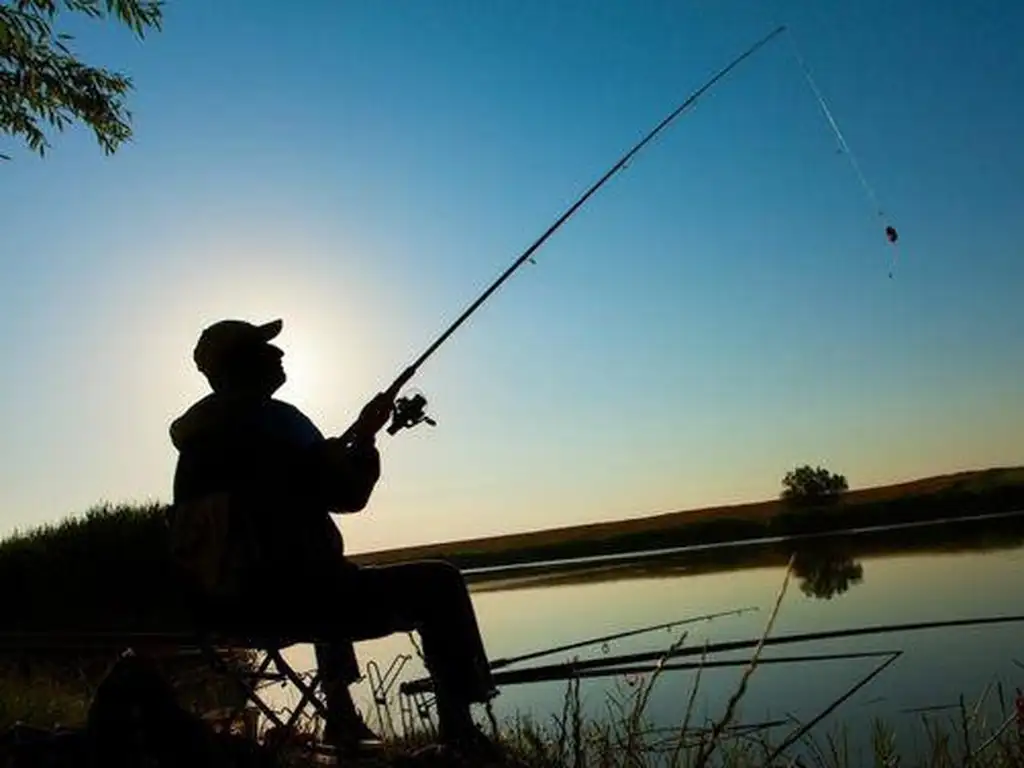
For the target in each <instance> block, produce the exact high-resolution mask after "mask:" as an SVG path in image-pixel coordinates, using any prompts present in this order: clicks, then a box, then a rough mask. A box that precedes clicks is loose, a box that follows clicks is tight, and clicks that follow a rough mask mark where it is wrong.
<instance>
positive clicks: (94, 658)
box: [0, 504, 249, 728]
mask: <svg viewBox="0 0 1024 768" xmlns="http://www.w3.org/2000/svg"><path fill="white" fill-rule="evenodd" d="M165 514H166V507H165V506H163V505H159V504H150V505H141V506H132V505H118V506H111V505H101V506H97V507H94V508H92V509H90V510H88V511H87V512H86V514H85V515H82V516H76V517H70V518H67V519H65V520H63V521H60V522H59V523H56V524H53V525H47V526H43V527H40V528H37V529H34V530H31V531H28V532H24V533H18V534H15V535H14V536H12V537H10V538H8V539H6V540H4V541H0V584H2V585H4V587H5V590H4V604H3V611H2V612H0V728H2V727H5V726H7V725H10V724H11V723H12V722H14V721H18V720H20V721H22V722H25V723H28V724H32V725H37V726H41V727H51V726H53V725H54V723H62V724H65V725H70V726H74V725H79V724H81V723H82V722H83V721H84V718H85V714H86V712H87V708H88V705H89V702H90V700H91V698H92V695H93V693H94V692H95V690H96V688H97V686H98V685H99V682H100V681H101V680H102V679H103V676H104V675H105V674H106V672H107V671H108V669H109V668H110V665H111V664H112V663H113V661H114V659H115V657H116V653H117V649H109V650H106V651H83V650H81V649H75V648H64V649H61V648H53V649H47V650H43V649H39V648H23V647H18V646H16V645H11V644H8V643H6V642H4V641H3V639H2V638H3V635H4V634H5V633H16V632H45V633H53V634H54V635H60V634H61V633H62V632H88V631H98V632H109V633H118V632H125V633H130V632H161V631H180V630H184V629H187V628H188V627H189V625H190V620H189V609H188V605H187V603H186V600H185V594H186V593H185V592H184V590H183V589H182V588H181V586H182V585H181V582H180V581H179V578H178V576H177V573H176V570H175V568H174V565H173V563H172V561H171V558H170V554H169V548H168V539H167V528H166V525H165ZM233 662H234V663H238V664H243V665H245V664H248V663H249V658H248V656H247V655H246V654H241V655H239V656H238V657H237V658H235V659H233ZM158 664H159V666H160V668H161V670H162V671H163V672H164V674H165V675H166V676H167V677H168V678H169V679H170V680H171V681H172V683H173V684H174V685H175V686H176V687H177V688H178V689H179V691H180V693H181V696H182V698H183V699H184V700H185V701H187V702H188V704H189V705H190V706H192V707H193V708H195V709H196V710H200V711H201V710H204V709H206V708H216V707H222V706H231V705H234V704H235V703H239V698H238V695H237V693H236V692H235V690H234V689H233V688H232V687H231V685H230V684H229V681H227V680H225V679H222V678H221V677H219V676H216V675H214V674H213V673H212V672H211V671H210V670H208V669H207V667H206V665H205V664H204V663H203V662H202V661H201V660H198V659H194V658H191V659H189V658H172V657H168V658H163V659H159V660H158Z"/></svg>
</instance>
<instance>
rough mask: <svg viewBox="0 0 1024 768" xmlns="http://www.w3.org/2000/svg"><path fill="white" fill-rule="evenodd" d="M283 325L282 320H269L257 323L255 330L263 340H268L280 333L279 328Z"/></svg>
mask: <svg viewBox="0 0 1024 768" xmlns="http://www.w3.org/2000/svg"><path fill="white" fill-rule="evenodd" d="M283 327H284V321H283V320H271V321H270V322H269V323H264V324H263V325H257V326H256V330H257V331H259V336H260V338H261V339H262V340H263V341H270V340H271V339H272V338H274V337H275V336H277V335H278V334H279V333H281V329H282V328H283Z"/></svg>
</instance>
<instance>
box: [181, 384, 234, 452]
mask: <svg viewBox="0 0 1024 768" xmlns="http://www.w3.org/2000/svg"><path fill="white" fill-rule="evenodd" d="M231 410H232V409H231V408H230V403H229V402H228V401H227V400H226V399H225V398H222V397H218V396H217V395H214V394H210V395H207V396H206V397H204V398H203V399H202V400H200V401H198V402H197V403H195V404H193V405H192V406H191V407H190V408H189V409H188V410H187V411H185V413H183V414H182V415H181V416H179V417H178V418H176V419H175V420H174V421H172V422H171V427H170V430H169V432H170V435H171V442H172V443H173V444H174V447H175V448H177V449H178V450H179V451H180V450H181V449H182V448H184V447H186V446H188V445H189V444H190V443H192V442H193V441H195V440H203V439H206V438H208V437H209V436H210V435H211V434H212V433H215V432H219V431H220V430H221V429H223V427H224V425H225V423H226V422H227V421H228V419H229V418H230V411H231Z"/></svg>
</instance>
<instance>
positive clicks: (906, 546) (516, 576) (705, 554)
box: [467, 513, 1024, 600]
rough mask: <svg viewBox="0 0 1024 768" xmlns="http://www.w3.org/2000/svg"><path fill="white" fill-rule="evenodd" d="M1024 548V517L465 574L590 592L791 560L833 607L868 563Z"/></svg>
mask: <svg viewBox="0 0 1024 768" xmlns="http://www.w3.org/2000/svg"><path fill="white" fill-rule="evenodd" d="M1022 544H1024V513H1015V514H1009V515H991V516H985V517H972V518H963V519H959V520H955V521H947V522H943V523H935V524H929V525H912V526H896V527H890V528H875V529H869V530H861V531H847V532H842V533H835V534H819V535H812V536H803V537H791V538H776V539H762V540H757V541H751V542H739V543H727V544H715V545H708V546H704V547H689V548H682V549H678V550H669V551H659V552H647V553H645V552H638V553H632V554H629V555H623V556H611V557H600V558H593V559H581V560H570V561H560V562H548V563H535V564H527V565H522V566H511V567H503V568H499V569H480V570H478V571H467V578H468V580H469V582H470V583H471V585H472V588H473V590H474V592H489V591H506V590H515V589H522V588H536V587H553V586H566V585H572V584H592V583H595V582H609V581H619V580H623V579H673V578H678V577H680V576H696V575H702V574H720V573H735V572H738V571H746V570H751V569H765V568H784V567H785V566H786V563H787V562H788V561H789V559H790V557H791V556H793V557H795V561H796V562H795V564H794V565H795V574H796V576H797V577H798V578H799V579H800V589H801V592H802V593H803V594H804V595H805V596H807V597H808V598H809V599H814V600H831V599H832V598H834V597H836V596H839V595H845V594H847V593H848V592H849V591H850V589H851V588H852V587H853V586H856V585H860V584H862V583H863V582H864V566H863V564H862V561H863V560H865V559H875V558H882V557H900V556H920V555H934V554H942V553H946V554H952V553H969V552H993V551H999V550H1011V549H1016V548H1018V547H1020V546H1021V545H1022Z"/></svg>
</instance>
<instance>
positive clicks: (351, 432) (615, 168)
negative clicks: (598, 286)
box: [342, 26, 786, 440]
mask: <svg viewBox="0 0 1024 768" xmlns="http://www.w3.org/2000/svg"><path fill="white" fill-rule="evenodd" d="M785 29H786V27H785V26H780V27H777V28H776V29H774V30H773V31H772V32H770V33H769V34H767V35H765V36H764V37H763V38H761V39H760V40H758V41H757V42H756V43H754V44H753V45H752V46H750V47H749V48H748V49H747V50H746V51H744V52H743V53H741V54H740V55H739V56H737V57H736V58H735V59H733V60H732V61H731V62H730V63H729V64H728V65H726V66H725V67H723V68H722V69H721V70H719V71H718V72H717V73H716V74H715V75H714V76H713V77H711V78H710V79H709V80H708V81H707V82H706V83H704V85H702V86H701V87H700V88H698V89H697V90H696V91H694V92H693V93H692V94H690V95H689V96H688V97H687V98H686V100H685V101H683V103H682V104H680V105H679V106H678V107H676V108H675V109H674V110H672V112H670V113H669V114H668V115H667V116H666V117H665V118H664V119H663V120H662V121H661V122H660V123H658V124H657V125H656V126H655V127H654V128H652V129H651V131H650V132H649V133H648V134H647V135H646V136H644V137H643V138H642V139H641V140H640V141H638V142H637V143H636V144H635V145H633V147H632V148H630V149H629V151H627V152H626V153H625V154H624V155H623V156H622V157H620V158H619V159H618V160H617V161H616V162H615V164H614V165H612V167H611V168H609V169H608V170H607V171H606V172H605V173H604V175H603V176H601V178H599V179H598V180H597V181H596V182H594V183H593V184H592V185H591V186H590V188H589V189H587V190H586V191H585V192H584V193H583V194H582V195H580V197H579V198H578V199H577V200H576V202H574V203H573V204H572V205H571V206H570V207H569V208H568V209H567V210H566V211H565V212H564V213H563V214H562V215H561V216H559V217H558V218H557V219H556V220H555V222H554V223H553V224H552V225H551V226H550V227H548V229H547V230H546V231H545V232H544V233H543V234H542V235H541V236H540V237H538V238H537V239H536V240H535V241H534V242H533V244H532V245H530V247H529V248H527V249H526V250H525V251H523V253H522V254H520V256H519V257H518V258H517V259H516V260H515V261H513V262H512V264H511V265H510V266H509V267H508V268H507V269H506V270H505V271H504V272H503V273H502V274H501V275H500V276H499V277H498V278H497V279H496V280H495V281H494V282H493V283H492V284H491V285H490V286H489V287H488V288H487V289H486V290H485V291H484V292H483V293H482V294H480V296H479V297H477V299H476V300H475V301H474V302H473V303H472V304H470V305H469V306H468V307H467V308H466V309H465V310H464V311H463V312H462V314H461V315H459V317H457V318H456V319H455V321H454V322H452V323H451V325H449V326H448V328H446V329H445V330H444V332H443V333H441V335H440V336H438V337H437V338H436V339H435V340H434V341H433V342H432V343H431V344H430V345H429V346H428V347H427V348H426V349H425V350H424V351H423V352H422V353H421V354H420V356H419V357H418V358H416V360H415V361H414V362H413V363H412V364H411V365H409V366H408V367H407V368H406V369H405V370H403V371H402V372H401V373H400V374H399V375H398V377H397V378H396V379H395V380H394V381H393V382H392V383H391V385H390V386H389V387H388V388H387V389H385V390H384V391H383V392H381V393H379V394H378V395H377V396H376V398H374V400H375V401H381V400H386V401H389V402H393V403H394V411H393V414H392V418H391V424H390V426H388V428H387V431H388V433H389V434H391V435H394V434H396V433H398V432H399V431H401V430H402V429H410V428H412V427H414V426H416V425H417V424H420V423H423V422H426V423H428V424H433V423H434V421H433V419H431V418H430V417H429V416H427V415H426V413H425V411H424V409H425V407H426V404H427V401H426V398H425V397H424V396H423V395H421V394H418V393H417V394H415V395H412V396H408V397H399V396H398V393H399V392H400V391H401V390H402V388H403V387H404V386H405V385H406V384H408V383H409V381H410V380H411V379H412V378H413V376H415V375H416V373H417V371H418V370H419V369H420V367H421V366H422V365H423V364H424V363H425V362H426V361H427V359H428V358H430V357H431V355H433V354H434V352H436V351H437V349H438V348H439V347H440V346H441V345H442V344H444V343H445V341H447V340H448V338H449V337H450V336H451V335H452V334H453V333H455V331H456V330H457V329H458V328H459V326H461V325H462V324H463V323H464V322H466V320H468V319H469V318H470V316H471V315H472V314H473V313H474V312H476V311H477V309H479V308H480V305H482V304H483V303H484V302H485V301H487V299H488V298H490V296H491V294H493V293H494V292H495V291H496V290H498V288H499V287H501V285H502V283H504V282H505V281H506V280H508V278H510V277H511V276H512V275H513V274H514V273H515V272H516V270H518V269H519V268H520V267H521V266H523V264H525V263H526V262H527V261H528V260H530V258H531V257H532V256H533V254H534V253H535V252H536V251H537V249H539V248H540V247H541V246H542V245H543V244H544V243H545V242H546V241H547V240H548V238H550V237H551V236H552V235H553V234H554V233H555V232H556V231H557V230H558V229H559V228H560V227H561V226H562V225H563V224H565V222H566V221H568V220H569V218H571V217H572V215H573V214H574V213H576V211H578V210H579V209H580V208H581V207H582V206H583V205H584V204H585V203H586V202H587V200H589V199H590V198H591V196H593V195H594V193H596V192H597V191H598V190H599V189H600V188H601V187H603V186H604V185H605V184H606V183H607V182H608V181H609V180H610V179H611V178H612V177H613V176H614V175H615V174H616V173H618V172H619V171H621V170H622V169H623V168H625V167H626V165H627V164H628V163H629V161H630V160H632V159H633V157H635V156H636V155H637V154H638V153H639V152H640V151H641V150H642V149H643V148H644V147H645V146H647V145H648V144H649V143H650V142H651V141H652V140H653V139H654V138H655V137H656V136H657V135H658V134H659V133H661V132H662V131H663V130H665V129H666V128H668V126H669V125H670V124H671V123H673V122H674V121H675V120H676V118H678V117H679V116H680V115H682V114H683V112H685V111H686V110H687V109H688V108H689V107H691V106H692V105H693V104H694V103H696V101H697V100H698V99H699V98H700V97H701V96H703V95H704V94H705V93H707V92H708V91H709V90H711V89H712V88H713V87H714V86H715V85H716V84H717V83H718V82H719V81H720V80H722V79H723V78H724V77H725V76H726V75H728V74H729V73H730V72H732V70H733V69H735V68H736V67H737V66H739V65H740V64H741V63H742V62H743V61H744V60H745V59H747V58H749V57H750V56H752V55H754V53H756V52H757V51H758V50H760V49H761V48H763V47H764V46H765V45H767V44H768V43H769V42H770V41H771V40H772V39H774V38H775V37H777V36H778V35H780V34H782V32H784V31H785ZM360 432H361V425H360V422H359V421H356V423H354V424H353V425H352V426H351V427H349V428H348V430H346V431H345V433H344V434H343V435H342V440H347V439H355V438H356V437H357V436H359V435H360Z"/></svg>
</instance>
